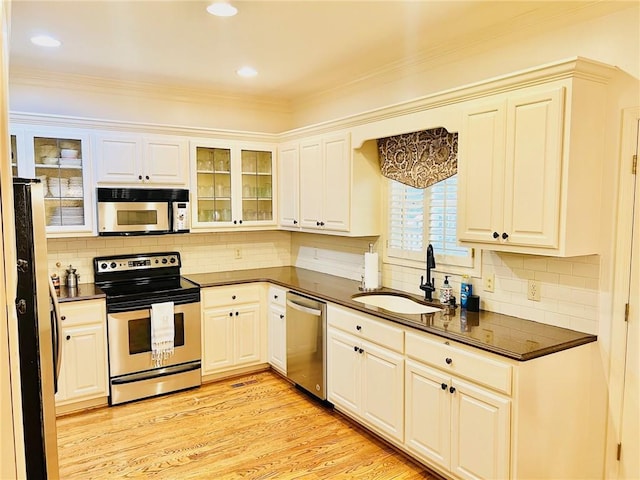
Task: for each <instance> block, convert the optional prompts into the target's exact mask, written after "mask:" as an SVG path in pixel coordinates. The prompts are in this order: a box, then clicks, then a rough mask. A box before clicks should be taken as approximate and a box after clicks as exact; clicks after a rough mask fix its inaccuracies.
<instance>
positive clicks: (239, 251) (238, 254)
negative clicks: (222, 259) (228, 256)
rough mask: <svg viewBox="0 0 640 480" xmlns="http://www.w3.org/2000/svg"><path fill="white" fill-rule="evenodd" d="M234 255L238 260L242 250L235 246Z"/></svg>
mask: <svg viewBox="0 0 640 480" xmlns="http://www.w3.org/2000/svg"><path fill="white" fill-rule="evenodd" d="M235 257H236V260H240V259H241V258H242V250H240V249H239V248H236V251H235Z"/></svg>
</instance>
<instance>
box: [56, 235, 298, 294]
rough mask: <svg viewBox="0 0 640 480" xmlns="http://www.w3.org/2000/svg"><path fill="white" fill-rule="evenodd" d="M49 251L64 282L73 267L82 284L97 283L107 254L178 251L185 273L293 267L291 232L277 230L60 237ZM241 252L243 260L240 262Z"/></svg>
mask: <svg viewBox="0 0 640 480" xmlns="http://www.w3.org/2000/svg"><path fill="white" fill-rule="evenodd" d="M47 248H48V254H49V257H48V261H49V271H50V272H51V273H54V272H56V273H58V275H60V276H61V278H62V281H64V271H65V268H67V267H68V266H69V265H70V264H71V265H73V267H74V268H77V273H79V274H80V283H91V282H93V258H94V257H100V256H107V255H121V254H130V253H144V252H163V251H178V252H180V255H181V259H182V270H181V271H182V273H183V274H189V273H205V272H217V271H226V270H244V269H248V268H266V267H280V266H283V265H290V264H291V254H290V251H291V234H290V233H288V232H277V231H262V232H243V233H234V232H225V233H190V234H186V235H163V236H145V237H87V238H75V239H65V238H60V239H49V240H48V241H47ZM236 249H240V252H241V255H242V258H240V259H236V258H235V253H236ZM57 264H60V266H58V265H57Z"/></svg>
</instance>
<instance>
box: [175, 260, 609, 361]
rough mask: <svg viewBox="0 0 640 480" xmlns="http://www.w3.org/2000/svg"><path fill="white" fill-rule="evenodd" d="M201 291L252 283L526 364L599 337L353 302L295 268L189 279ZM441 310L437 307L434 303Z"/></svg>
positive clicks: (479, 316) (345, 286) (345, 288)
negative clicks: (398, 310) (410, 312)
mask: <svg viewBox="0 0 640 480" xmlns="http://www.w3.org/2000/svg"><path fill="white" fill-rule="evenodd" d="M185 277H186V278H188V279H189V280H191V281H192V282H195V283H197V284H198V285H200V286H201V287H216V286H223V285H234V284H239V283H251V282H270V283H273V284H275V285H280V286H282V287H285V288H288V289H291V290H295V291H297V292H300V293H303V294H307V295H311V296H313V297H316V298H319V299H321V300H325V301H328V302H332V303H335V304H338V305H342V306H345V307H348V308H352V309H355V310H358V311H361V312H364V313H368V314H370V315H374V316H377V317H379V318H383V319H386V320H390V321H392V322H396V323H399V324H402V325H406V326H409V327H413V328H416V329H417V330H422V331H425V332H428V333H431V334H434V335H438V336H440V337H443V338H447V339H451V340H455V341H457V342H460V343H463V344H466V345H471V346H474V347H477V348H480V349H482V350H486V351H489V352H492V353H496V354H498V355H502V356H504V357H508V358H513V359H515V360H519V361H524V360H531V359H533V358H538V357H541V356H543V355H548V354H550V353H555V352H559V351H562V350H566V349H568V348H572V347H576V346H578V345H583V344H586V343H591V342H595V341H596V340H597V337H596V336H595V335H590V334H587V333H582V332H577V331H574V330H569V329H566V328H560V327H554V326H551V325H545V324H542V323H538V322H534V321H531V320H524V319H521V318H517V317H512V316H509V315H502V314H499V313H493V312H485V311H480V312H475V313H474V312H466V311H464V310H461V309H460V308H459V307H458V308H456V309H455V310H453V309H449V310H447V311H446V313H445V311H442V312H438V313H435V314H429V315H410V314H397V313H394V312H390V311H387V310H384V309H382V308H378V307H372V306H369V305H366V304H364V303H360V302H356V301H354V300H352V296H353V295H355V294H357V293H361V292H359V291H358V286H359V282H357V281H355V280H349V279H346V278H342V277H337V276H334V275H328V274H325V273H319V272H314V271H312V270H305V269H302V268H296V267H274V268H258V269H251V270H237V271H227V272H216V273H201V274H192V275H185ZM379 292H382V293H396V294H398V293H402V294H403V295H407V296H409V297H411V298H414V299H416V300H418V301H422V299H421V298H420V297H418V296H416V295H408V294H405V293H404V292H398V291H397V290H393V289H389V288H383V289H381V290H380V291H379ZM432 305H434V306H438V307H439V306H440V304H438V303H434V304H432Z"/></svg>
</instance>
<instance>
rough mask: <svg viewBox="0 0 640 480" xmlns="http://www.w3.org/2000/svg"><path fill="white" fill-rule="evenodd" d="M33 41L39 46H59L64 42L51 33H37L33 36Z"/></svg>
mask: <svg viewBox="0 0 640 480" xmlns="http://www.w3.org/2000/svg"><path fill="white" fill-rule="evenodd" d="M31 43H33V44H34V45H38V46H39V47H59V46H60V45H62V42H61V41H60V40H58V39H57V38H53V37H52V36H50V35H35V36H33V37H31Z"/></svg>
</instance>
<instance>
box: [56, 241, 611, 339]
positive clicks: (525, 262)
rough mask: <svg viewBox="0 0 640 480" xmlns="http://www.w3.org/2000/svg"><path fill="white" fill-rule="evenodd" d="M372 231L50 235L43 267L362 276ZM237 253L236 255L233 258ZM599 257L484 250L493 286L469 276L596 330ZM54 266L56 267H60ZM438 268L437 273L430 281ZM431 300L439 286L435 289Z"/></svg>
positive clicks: (383, 271) (396, 283) (83, 278)
mask: <svg viewBox="0 0 640 480" xmlns="http://www.w3.org/2000/svg"><path fill="white" fill-rule="evenodd" d="M380 242H381V240H380V239H379V238H378V237H357V238H351V237H338V236H334V235H319V234H306V233H290V232H284V231H257V232H242V233H236V232H223V233H222V232H221V233H191V234H187V235H164V236H148V237H87V238H74V239H49V240H48V241H47V245H48V250H49V257H48V262H49V270H50V272H51V273H53V272H57V273H58V274H59V275H61V276H62V278H64V271H65V269H66V268H67V267H68V266H69V264H72V265H73V266H74V268H77V270H78V273H79V274H80V282H81V283H88V282H93V263H92V262H93V258H94V257H97V256H106V255H117V254H128V253H139V252H140V253H141V252H158V251H173V250H177V251H179V252H180V253H181V256H182V262H183V266H182V272H183V274H189V273H203V272H215V271H224V270H243V269H248V268H266V267H277V266H286V265H294V266H297V267H301V268H306V269H309V270H315V271H319V272H323V273H328V274H331V275H337V276H340V277H345V278H350V279H353V280H360V279H361V276H362V275H363V274H364V252H366V251H368V250H369V244H370V243H372V244H373V245H374V251H378V252H379V253H380V254H382V247H381V245H380ZM237 254H239V256H240V257H241V258H236V256H237ZM599 262H600V258H599V257H598V256H597V255H592V256H585V257H573V258H555V257H543V256H534V255H517V254H507V253H497V252H490V251H484V252H482V272H483V275H484V276H486V275H489V274H493V275H494V277H495V289H494V292H485V291H484V290H483V288H482V279H481V278H476V277H474V278H472V279H471V283H472V284H473V289H474V294H476V295H479V296H480V301H481V308H482V309H483V310H489V311H493V312H498V313H503V314H505V315H513V316H517V317H520V318H525V319H528V320H535V321H537V322H540V323H545V324H549V325H556V326H559V327H566V328H571V329H573V330H578V331H581V332H586V333H593V334H597V333H598V307H599V298H600V293H599V279H600V264H599ZM58 264H59V265H60V266H58ZM421 275H424V269H417V268H411V267H402V266H397V265H390V264H386V263H383V261H382V255H381V256H380V276H381V279H382V285H384V286H386V287H391V288H396V289H398V290H403V291H406V292H410V293H415V294H418V295H422V294H423V292H422V291H421V290H420V289H419V284H420V276H421ZM443 275H444V273H443V272H441V271H436V272H435V273H434V277H435V280H436V287H439V286H440V285H441V284H442V280H443ZM529 279H535V280H537V281H538V282H539V284H540V295H541V298H540V301H533V300H528V299H527V283H528V280H529ZM460 281H461V276H460V275H451V276H450V283H451V285H452V287H453V291H454V295H455V296H456V297H458V298H459V295H460ZM434 298H437V292H436V294H434Z"/></svg>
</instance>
